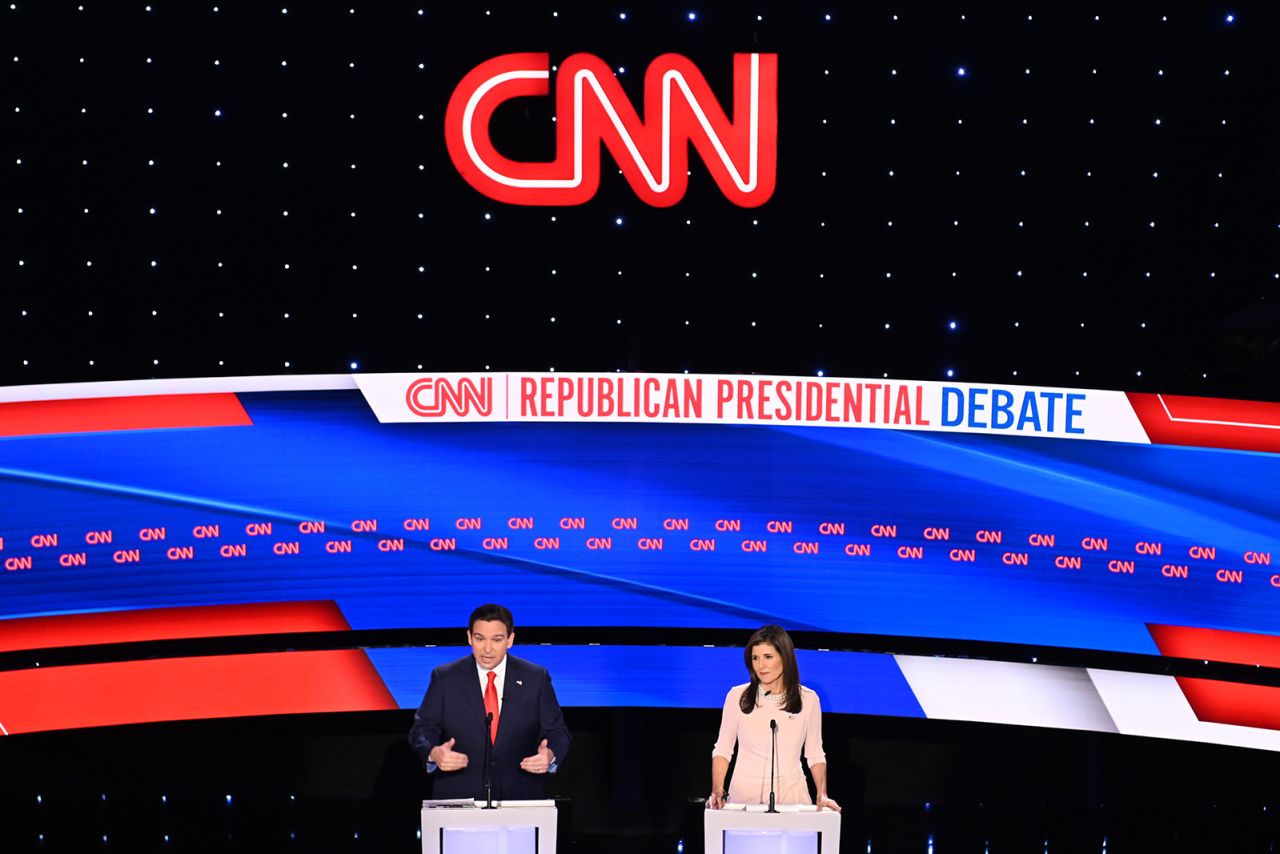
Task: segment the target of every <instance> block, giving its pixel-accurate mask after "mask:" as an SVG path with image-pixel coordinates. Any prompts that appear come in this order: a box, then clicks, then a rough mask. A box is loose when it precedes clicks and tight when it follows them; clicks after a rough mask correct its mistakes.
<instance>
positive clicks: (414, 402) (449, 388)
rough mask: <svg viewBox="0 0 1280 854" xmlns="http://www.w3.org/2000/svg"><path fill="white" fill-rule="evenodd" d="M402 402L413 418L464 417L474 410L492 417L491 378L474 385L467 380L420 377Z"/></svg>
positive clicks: (483, 415) (483, 416)
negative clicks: (451, 415) (449, 415)
mask: <svg viewBox="0 0 1280 854" xmlns="http://www.w3.org/2000/svg"><path fill="white" fill-rule="evenodd" d="M404 402H405V403H406V404H407V405H408V407H409V410H410V411H411V412H413V414H414V415H419V416H421V417H423V418H440V417H442V416H444V415H447V414H450V412H451V413H452V414H453V415H458V416H462V417H466V416H468V415H471V413H472V411H473V408H474V411H475V413H476V414H477V415H479V416H481V417H482V418H487V417H488V416H490V415H492V414H493V377H482V378H481V379H480V381H479V382H478V383H477V382H476V381H475V380H473V379H470V378H468V377H461V378H459V379H458V380H457V381H456V384H455V382H454V381H452V380H449V379H445V378H444V377H423V378H422V379H420V380H414V381H413V382H412V383H410V384H409V390H408V391H407V392H406V393H405V396H404Z"/></svg>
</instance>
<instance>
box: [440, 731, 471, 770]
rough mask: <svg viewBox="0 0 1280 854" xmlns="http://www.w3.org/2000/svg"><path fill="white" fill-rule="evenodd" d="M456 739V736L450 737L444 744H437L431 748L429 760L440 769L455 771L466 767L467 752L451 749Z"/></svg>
mask: <svg viewBox="0 0 1280 854" xmlns="http://www.w3.org/2000/svg"><path fill="white" fill-rule="evenodd" d="M456 741H457V739H456V738H451V739H449V740H448V741H446V742H445V743H444V744H437V745H436V746H435V747H433V748H431V761H432V762H434V763H436V767H437V768H439V769H440V770H441V771H457V770H459V769H461V768H466V767H467V761H468V760H467V754H465V753H459V752H457V751H456V750H454V749H453V745H454V743H455V742H456Z"/></svg>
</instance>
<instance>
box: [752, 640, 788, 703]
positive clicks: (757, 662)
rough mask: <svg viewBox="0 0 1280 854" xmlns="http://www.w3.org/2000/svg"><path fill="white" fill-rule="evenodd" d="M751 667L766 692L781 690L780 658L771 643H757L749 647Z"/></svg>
mask: <svg viewBox="0 0 1280 854" xmlns="http://www.w3.org/2000/svg"><path fill="white" fill-rule="evenodd" d="M751 667H752V668H754V670H755V672H756V678H758V679H759V680H760V684H761V685H763V686H764V689H765V690H766V691H778V690H781V688H782V656H780V655H778V651H777V650H776V649H774V648H773V644H771V643H758V644H756V645H755V646H753V647H751Z"/></svg>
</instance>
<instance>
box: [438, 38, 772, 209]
mask: <svg viewBox="0 0 1280 854" xmlns="http://www.w3.org/2000/svg"><path fill="white" fill-rule="evenodd" d="M550 76H551V72H550V59H549V56H548V54H545V53H509V54H506V55H504V56H499V57H495V58H494V59H490V60H488V61H487V62H484V63H481V64H480V65H478V66H477V67H476V68H474V69H473V70H472V71H471V72H470V73H468V74H467V76H465V77H463V78H462V81H461V82H460V83H459V84H458V87H457V88H456V89H455V90H454V92H453V96H452V97H451V98H450V99H449V108H448V110H447V111H446V113H445V141H446V143H447V144H448V147H449V156H450V157H451V158H452V159H453V165H454V166H455V167H456V168H457V170H458V172H459V173H461V175H462V177H463V178H464V179H466V181H467V183H469V184H470V185H471V186H472V187H475V188H476V189H477V190H479V191H480V192H481V193H483V194H485V195H486V196H489V197H490V198H493V199H497V200H498V201H501V202H508V203H510V204H516V205H580V204H582V203H583V202H586V201H588V200H590V199H591V197H592V196H594V195H595V193H596V188H597V187H598V186H599V184H600V144H601V143H603V144H604V145H605V147H607V148H608V149H609V153H610V154H611V155H612V156H613V159H614V160H616V161H617V163H618V166H619V167H620V168H621V169H622V174H623V176H624V177H625V178H626V180H627V182H628V183H629V184H630V185H631V187H632V189H633V190H634V191H635V193H636V195H638V196H639V197H640V198H641V199H642V200H644V201H645V202H647V203H649V204H651V205H654V206H655V207H667V206H669V205H674V204H675V203H676V202H678V201H680V199H682V198H683V197H684V193H685V189H686V187H687V186H688V183H689V181H688V172H687V169H688V161H689V143H693V147H694V148H695V149H697V152H698V155H699V156H700V157H701V158H702V160H703V162H704V163H705V164H706V166H707V169H708V170H709V171H710V172H711V176H712V178H713V179H715V182H716V186H718V187H719V188H720V192H722V193H724V195H725V197H726V198H728V199H729V200H730V201H731V202H733V203H734V204H737V205H741V206H742V207H756V206H758V205H762V204H764V203H765V202H766V201H768V199H769V197H770V196H771V195H773V189H774V185H775V183H776V180H777V159H778V158H777V154H778V144H777V139H778V55H777V54H773V53H738V54H734V57H733V120H732V121H731V120H730V119H729V118H728V117H727V116H726V115H725V112H724V109H723V108H722V107H721V106H720V103H719V102H718V101H717V100H716V98H715V96H714V95H713V94H712V92H711V87H709V86H708V85H707V81H706V79H705V78H703V76H702V72H700V71H699V70H698V68H697V66H695V65H694V64H693V63H692V62H691V61H689V60H688V59H687V58H685V57H683V56H680V55H678V54H674V53H667V54H663V55H662V56H659V57H658V58H657V59H655V60H654V61H653V62H652V63H650V65H649V68H648V70H647V71H646V72H645V78H644V115H645V120H644V121H642V120H641V119H640V117H639V116H638V115H637V114H636V111H635V108H634V107H633V106H632V104H631V102H630V100H629V99H628V98H627V96H626V94H624V93H623V91H622V86H621V85H620V84H619V83H618V81H617V79H616V78H615V77H614V73H613V71H612V70H611V69H610V68H609V66H608V65H607V64H605V62H604V60H602V59H600V58H599V57H597V56H594V55H592V54H589V53H575V54H574V55H572V56H570V57H569V58H568V59H566V60H565V61H564V62H563V63H562V64H561V65H560V67H559V70H558V71H557V74H556V158H555V160H552V161H550V162H533V163H529V162H522V161H516V160H510V159H508V158H506V157H503V156H502V155H501V154H499V153H498V151H497V149H496V148H495V147H494V145H493V141H492V140H491V139H490V138H489V123H490V120H491V118H492V117H493V113H494V110H496V109H497V108H498V106H499V105H501V104H503V103H504V102H506V101H508V100H510V99H512V98H519V97H527V96H534V95H546V94H547V92H548V90H549V88H550Z"/></svg>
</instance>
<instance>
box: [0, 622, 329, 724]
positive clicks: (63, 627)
mask: <svg viewBox="0 0 1280 854" xmlns="http://www.w3.org/2000/svg"><path fill="white" fill-rule="evenodd" d="M350 628H351V626H350V625H348V624H347V620H346V618H345V617H344V616H342V611H340V610H339V609H338V606H337V604H336V603H334V602H251V603H248V604H244V605H198V606H193V607H187V608H148V609H146V610H141V611H104V612H101V613H95V614H63V615H59V616H54V617H23V618H21V619H17V620H0V652H8V651H10V650H17V649H44V648H46V647H58V646H89V645H92V644H102V643H127V642H129V641H148V640H168V639H170V638H208V637H225V636H228V635H262V634H277V633H280V632H345V631H348V630H350ZM0 720H4V718H3V717H0Z"/></svg>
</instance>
